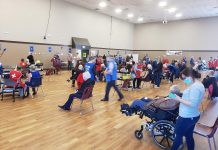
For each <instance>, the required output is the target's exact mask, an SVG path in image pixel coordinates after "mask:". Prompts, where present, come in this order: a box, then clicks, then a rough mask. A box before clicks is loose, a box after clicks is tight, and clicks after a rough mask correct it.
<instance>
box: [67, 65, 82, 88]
mask: <svg viewBox="0 0 218 150" xmlns="http://www.w3.org/2000/svg"><path fill="white" fill-rule="evenodd" d="M83 72H84V69H83V65H82V64H80V65H78V67H76V68H75V69H73V70H72V76H71V77H70V79H69V80H67V81H68V82H70V80H72V87H75V81H76V80H77V78H78V76H79V75H80V74H81V73H83ZM77 84H78V81H77Z"/></svg>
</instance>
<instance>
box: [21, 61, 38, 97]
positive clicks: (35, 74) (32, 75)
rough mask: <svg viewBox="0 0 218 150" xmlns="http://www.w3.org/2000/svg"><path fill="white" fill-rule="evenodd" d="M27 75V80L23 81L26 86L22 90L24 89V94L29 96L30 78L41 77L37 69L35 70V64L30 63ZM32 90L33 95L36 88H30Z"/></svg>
mask: <svg viewBox="0 0 218 150" xmlns="http://www.w3.org/2000/svg"><path fill="white" fill-rule="evenodd" d="M27 77H28V81H26V82H25V84H26V85H27V88H26V90H24V91H26V93H27V95H26V96H29V86H30V87H31V86H32V83H31V79H32V78H40V77H41V75H40V73H39V71H37V70H36V66H35V65H31V66H30V71H29V73H28V75H27ZM32 91H33V95H36V89H35V88H32Z"/></svg>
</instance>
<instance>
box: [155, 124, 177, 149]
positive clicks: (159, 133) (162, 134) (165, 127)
mask: <svg viewBox="0 0 218 150" xmlns="http://www.w3.org/2000/svg"><path fill="white" fill-rule="evenodd" d="M174 130H175V125H174V124H173V123H171V122H169V121H165V120H161V121H157V122H156V123H154V125H153V127H152V130H151V134H152V137H153V140H154V142H155V144H156V145H158V146H159V147H160V148H162V149H170V148H171V146H172V144H173V141H174V138H175V133H174Z"/></svg>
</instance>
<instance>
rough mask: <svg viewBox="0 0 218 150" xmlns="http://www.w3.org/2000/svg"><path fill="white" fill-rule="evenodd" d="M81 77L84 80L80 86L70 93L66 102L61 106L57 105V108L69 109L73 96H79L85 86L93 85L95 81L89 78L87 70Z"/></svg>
mask: <svg viewBox="0 0 218 150" xmlns="http://www.w3.org/2000/svg"><path fill="white" fill-rule="evenodd" d="M83 79H84V82H83V84H82V86H81V88H80V89H78V91H77V92H76V93H74V94H70V96H69V98H68V100H67V102H66V103H65V104H64V105H63V106H58V107H59V108H61V109H63V110H70V106H71V104H72V103H73V100H74V98H75V97H76V98H81V97H82V95H83V92H84V90H85V88H87V87H91V86H94V85H95V81H94V80H92V79H91V75H90V73H89V72H87V71H86V72H84V73H83Z"/></svg>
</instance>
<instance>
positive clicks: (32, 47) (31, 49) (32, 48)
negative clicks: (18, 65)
mask: <svg viewBox="0 0 218 150" xmlns="http://www.w3.org/2000/svg"><path fill="white" fill-rule="evenodd" d="M30 52H31V53H32V52H34V46H32V45H31V46H30Z"/></svg>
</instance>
